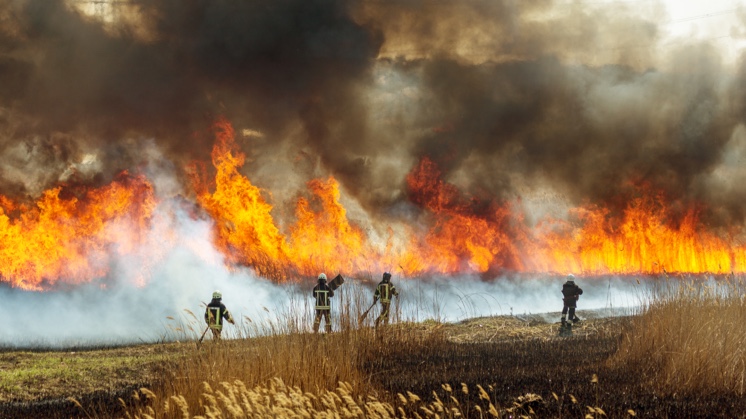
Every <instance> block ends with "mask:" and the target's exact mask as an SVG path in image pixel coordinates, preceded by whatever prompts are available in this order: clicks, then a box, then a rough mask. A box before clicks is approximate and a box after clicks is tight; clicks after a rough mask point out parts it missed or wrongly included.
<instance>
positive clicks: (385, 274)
mask: <svg viewBox="0 0 746 419" xmlns="http://www.w3.org/2000/svg"><path fill="white" fill-rule="evenodd" d="M389 279H391V274H390V273H388V272H384V273H383V280H384V281H388V280H389Z"/></svg>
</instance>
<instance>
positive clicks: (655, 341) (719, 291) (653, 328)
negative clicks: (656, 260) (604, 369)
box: [612, 277, 746, 396]
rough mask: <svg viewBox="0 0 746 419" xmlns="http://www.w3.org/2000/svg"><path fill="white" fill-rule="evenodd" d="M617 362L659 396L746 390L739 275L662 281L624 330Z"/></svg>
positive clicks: (745, 288) (744, 310) (745, 291)
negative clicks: (714, 278) (715, 278)
mask: <svg viewBox="0 0 746 419" xmlns="http://www.w3.org/2000/svg"><path fill="white" fill-rule="evenodd" d="M612 363H614V364H616V365H627V366H629V367H631V368H633V369H635V370H636V371H637V372H638V373H639V375H640V378H641V379H643V380H646V381H647V382H648V383H649V385H650V386H651V387H653V388H655V389H656V390H657V391H659V392H660V393H661V394H663V395H674V394H681V395H703V394H714V393H733V394H736V395H738V396H743V395H744V391H745V390H746V387H745V385H746V284H744V282H743V280H742V279H739V278H734V277H730V278H724V279H720V280H702V279H701V278H691V277H687V278H682V279H669V278H666V279H665V280H663V281H662V282H661V283H660V284H659V286H657V287H655V288H653V289H652V290H651V291H649V293H647V295H645V296H644V298H643V305H642V307H641V309H640V313H639V315H637V316H635V317H634V318H633V319H632V322H631V324H630V325H629V328H628V330H626V331H625V333H624V334H623V338H622V341H621V344H620V348H619V351H618V352H617V354H616V356H615V357H614V358H613V359H612Z"/></svg>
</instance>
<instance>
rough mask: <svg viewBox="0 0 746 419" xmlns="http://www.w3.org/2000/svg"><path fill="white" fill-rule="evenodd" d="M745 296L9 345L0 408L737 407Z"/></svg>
mask: <svg viewBox="0 0 746 419" xmlns="http://www.w3.org/2000/svg"><path fill="white" fill-rule="evenodd" d="M743 296H744V293H743V287H742V285H741V284H740V282H728V281H723V282H721V283H716V284H713V283H701V282H697V281H692V280H676V281H675V282H674V281H673V280H671V281H670V282H667V283H666V284H664V285H663V286H662V288H661V290H659V291H656V292H655V293H651V295H650V296H648V298H647V303H646V304H645V305H644V306H643V307H642V308H641V309H640V312H639V313H637V314H635V315H634V316H628V317H612V318H593V315H592V313H586V312H583V311H580V312H579V315H580V316H581V317H583V318H584V319H585V320H584V321H583V322H581V323H580V324H579V325H577V326H576V328H575V330H574V335H573V336H572V337H559V336H558V324H556V323H553V322H547V321H545V320H544V318H542V317H540V316H529V317H522V318H519V317H507V316H506V317H489V318H473V319H469V320H466V321H463V322H459V323H441V322H437V321H426V322H418V323H412V322H407V321H402V320H400V321H398V322H396V323H394V324H392V325H391V326H389V327H388V328H386V329H385V330H384V331H381V330H379V331H378V333H376V332H375V331H374V330H373V329H372V328H369V327H365V325H364V327H355V325H354V324H353V323H354V322H352V321H348V322H344V321H343V322H342V326H341V327H340V330H339V331H335V332H334V333H331V334H328V335H327V334H319V335H314V334H310V333H306V332H304V331H302V330H300V328H299V327H298V325H299V323H302V322H303V321H307V320H308V319H305V318H287V317H286V318H283V320H282V321H281V322H278V323H277V324H273V325H270V326H267V325H264V326H261V327H260V326H256V325H253V324H252V325H248V324H244V326H243V327H244V330H243V332H242V333H244V335H243V337H239V338H238V339H232V340H224V341H222V342H219V343H214V342H211V341H206V342H204V343H202V344H201V345H197V344H196V343H195V340H194V339H191V340H190V339H184V340H181V341H180V342H178V343H177V342H171V343H162V344H152V345H139V346H132V347H123V348H109V349H106V348H104V349H95V350H86V351H80V350H78V351H75V353H71V352H70V351H55V352H49V351H47V352H43V351H40V352H33V351H32V352H19V351H10V352H5V353H2V354H0V357H1V359H3V363H2V370H1V371H0V401H2V404H0V417H4V418H5V417H9V418H12V417H48V418H62V417H65V418H67V417H83V418H104V417H130V418H190V417H214V418H222V417H224V418H234V417H359V418H362V417H475V418H476V417H504V418H507V417H520V416H525V417H540V418H544V417H557V418H559V417H594V418H596V417H661V418H664V417H670V418H673V417H744V416H746V400H745V398H744V397H743V396H744V378H745V377H746V367H745V365H744V362H745V361H746V357H745V356H744V350H743V349H742V348H744V347H745V346H744V343H745V342H744V337H745V334H744V332H743V324H744V320H746V319H744V316H746V301H745V300H744V297H743ZM348 314H349V317H350V318H354V317H355V315H356V313H348ZM280 317H282V316H280ZM548 318H556V316H551V315H550V316H549V317H548ZM348 320H349V319H348ZM345 325H346V326H345ZM260 328H261V329H262V330H259V329H260ZM189 337H190V336H189V335H188V336H185V338H189Z"/></svg>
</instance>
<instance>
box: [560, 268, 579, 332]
mask: <svg viewBox="0 0 746 419" xmlns="http://www.w3.org/2000/svg"><path fill="white" fill-rule="evenodd" d="M581 294H583V290H582V289H581V288H580V287H579V286H577V285H576V284H575V275H573V274H569V275H567V282H565V283H564V284H563V285H562V296H563V298H562V302H563V303H564V306H563V307H562V319H561V320H562V325H563V326H565V325H567V320H566V317H565V315H567V314H568V312H569V315H570V321H571V322H573V323H575V322H579V321H580V319H579V318H577V317H576V316H575V308H577V303H578V299H579V298H580V295H581Z"/></svg>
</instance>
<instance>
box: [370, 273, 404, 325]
mask: <svg viewBox="0 0 746 419" xmlns="http://www.w3.org/2000/svg"><path fill="white" fill-rule="evenodd" d="M398 296H399V292H398V291H397V290H396V287H395V286H394V285H393V284H392V283H391V274H390V273H388V272H384V273H383V279H381V282H380V283H379V284H378V286H377V287H376V291H375V293H373V304H375V303H376V301H378V299H379V298H380V299H381V314H379V315H378V318H376V328H378V323H380V322H381V320H383V325H384V326H386V325H388V324H389V307H390V306H391V297H398Z"/></svg>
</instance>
